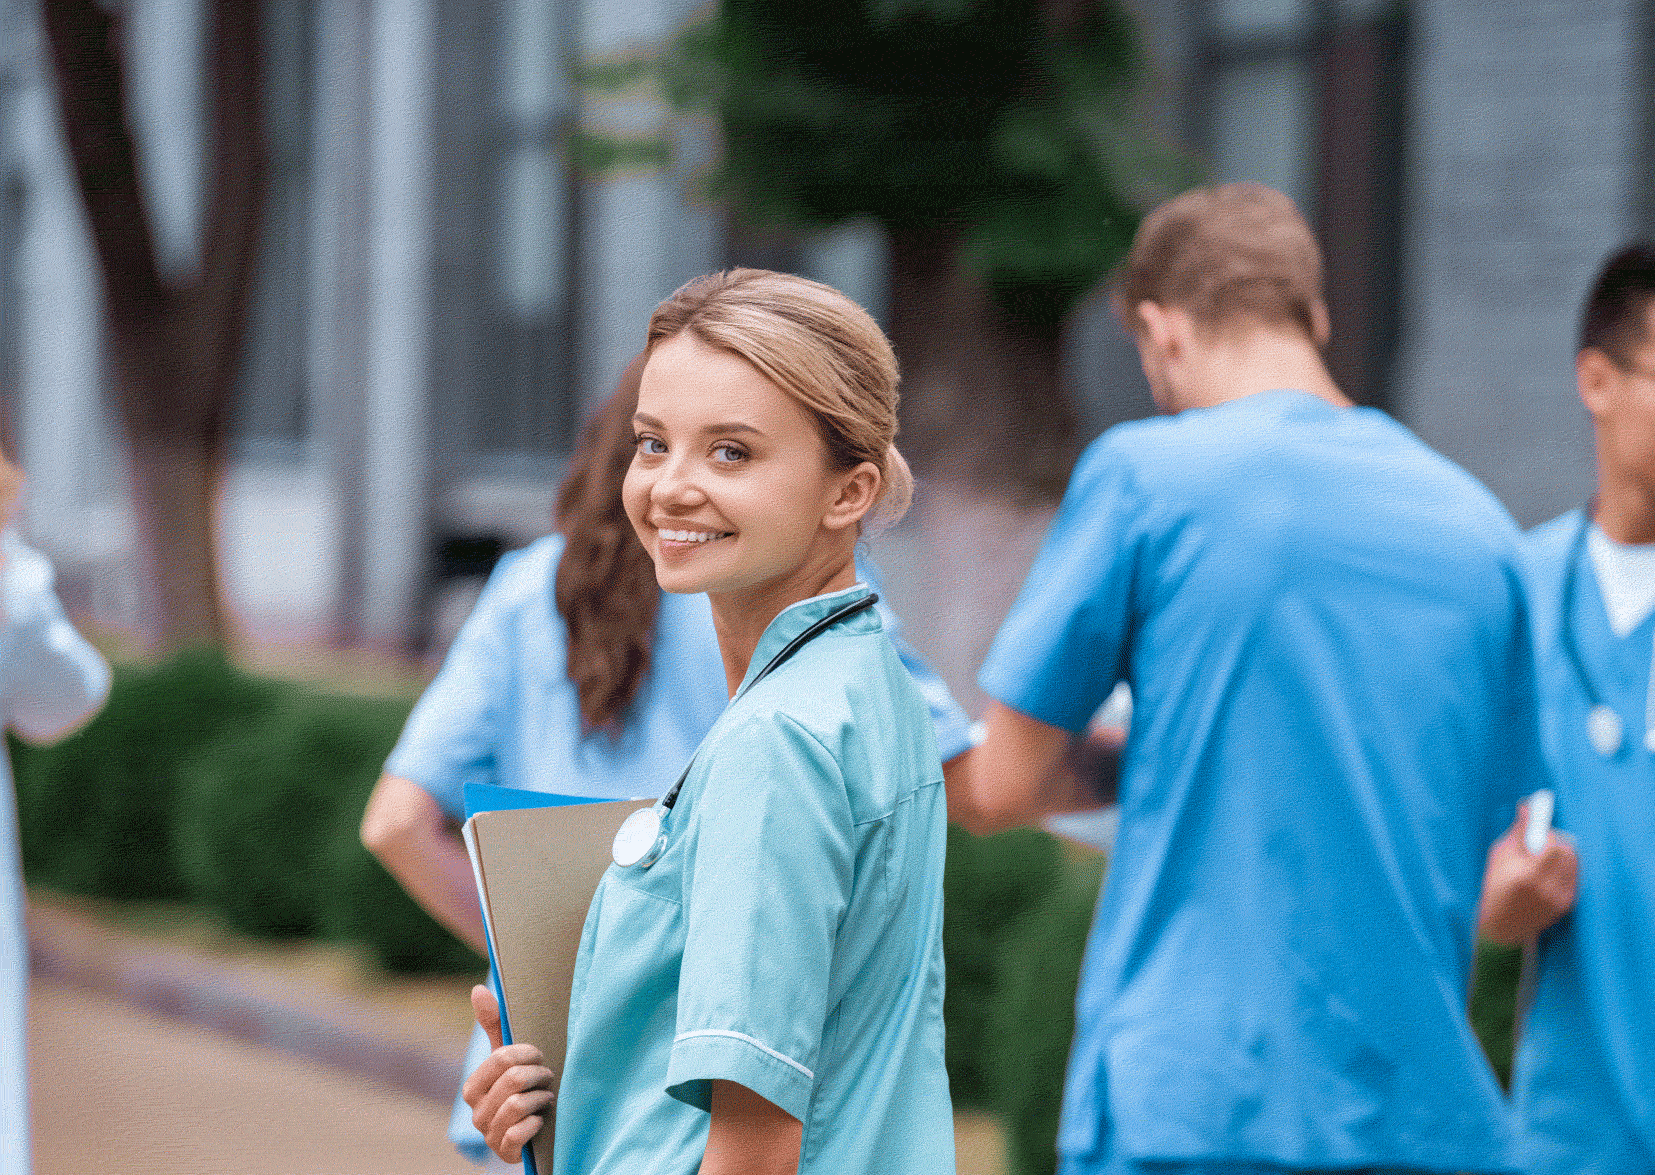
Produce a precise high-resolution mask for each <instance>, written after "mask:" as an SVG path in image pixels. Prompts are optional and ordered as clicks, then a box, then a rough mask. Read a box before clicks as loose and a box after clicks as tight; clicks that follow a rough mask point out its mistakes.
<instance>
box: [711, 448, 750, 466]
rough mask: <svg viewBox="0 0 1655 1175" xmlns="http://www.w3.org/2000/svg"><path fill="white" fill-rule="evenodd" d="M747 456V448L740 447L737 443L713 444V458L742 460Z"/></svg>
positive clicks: (727, 460)
mask: <svg viewBox="0 0 1655 1175" xmlns="http://www.w3.org/2000/svg"><path fill="white" fill-rule="evenodd" d="M746 456H747V451H746V450H745V449H741V448H738V447H737V446H735V445H714V446H713V458H714V459H715V460H717V461H722V462H731V461H740V460H743V459H744V458H745V457H746Z"/></svg>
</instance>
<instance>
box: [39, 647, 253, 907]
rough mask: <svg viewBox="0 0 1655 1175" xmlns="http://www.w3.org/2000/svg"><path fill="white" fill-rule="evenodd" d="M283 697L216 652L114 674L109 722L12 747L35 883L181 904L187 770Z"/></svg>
mask: <svg viewBox="0 0 1655 1175" xmlns="http://www.w3.org/2000/svg"><path fill="white" fill-rule="evenodd" d="M281 692H282V687H280V686H277V685H275V684H273V683H271V682H266V681H260V680H257V679H255V678H252V677H249V676H247V675H246V674H243V673H241V672H240V671H238V670H237V669H235V668H234V667H233V666H232V665H230V664H229V662H228V661H226V660H225V659H224V656H223V654H222V653H221V652H219V651H218V650H215V649H191V650H187V651H185V652H183V653H180V654H178V655H177V656H176V657H174V658H172V659H171V660H169V661H166V662H164V663H162V664H159V665H155V666H144V667H130V666H123V667H117V669H116V671H115V681H114V686H113V688H112V690H111V692H110V696H109V701H108V702H107V703H106V704H105V706H104V708H103V711H102V713H100V714H99V715H98V716H97V718H95V719H94V720H93V721H92V722H91V723H89V724H88V725H87V726H86V727H85V729H83V730H81V731H80V732H78V733H77V734H75V735H73V736H71V737H70V738H68V739H66V740H64V741H63V742H61V743H58V744H57V745H56V746H53V747H50V748H25V747H22V746H21V745H19V744H17V743H16V742H15V741H14V743H13V753H14V757H13V760H12V762H13V766H14V770H15V772H16V779H17V806H18V824H19V829H20V832H21V840H22V849H23V867H24V870H25V872H26V874H27V876H28V877H29V879H30V880H31V881H34V882H39V883H42V884H46V885H50V886H52V887H54V888H57V889H61V890H65V891H67V892H70V893H79V894H89V895H93V896H97V897H109V898H130V899H137V898H174V899H176V898H182V897H185V896H187V887H186V884H185V881H184V879H183V877H182V875H181V874H180V872H179V869H178V854H177V851H176V846H175V843H174V828H173V815H174V811H175V809H176V805H177V797H178V794H179V788H180V776H181V772H182V771H183V770H184V769H185V767H186V765H187V764H188V763H189V761H190V760H191V758H192V757H193V756H195V755H196V754H198V753H200V752H201V751H202V750H203V748H206V747H208V746H210V745H211V744H212V743H213V742H214V740H215V739H217V738H218V737H219V736H220V735H221V734H223V733H224V732H225V731H226V730H231V729H241V728H244V727H245V726H246V725H247V724H248V723H249V722H250V721H253V720H255V719H256V718H257V716H258V715H260V714H262V713H263V712H264V711H265V710H266V709H268V707H270V706H271V705H272V704H274V701H275V699H276V698H277V697H278V696H279V695H280V693H281Z"/></svg>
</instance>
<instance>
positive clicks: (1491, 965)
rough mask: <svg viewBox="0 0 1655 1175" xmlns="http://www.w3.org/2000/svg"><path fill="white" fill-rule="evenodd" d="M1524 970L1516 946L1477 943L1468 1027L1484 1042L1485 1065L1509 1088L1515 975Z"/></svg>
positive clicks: (1515, 991) (1515, 1011)
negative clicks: (1486, 1059) (1492, 1067)
mask: <svg viewBox="0 0 1655 1175" xmlns="http://www.w3.org/2000/svg"><path fill="white" fill-rule="evenodd" d="M1522 968H1523V952H1522V951H1521V950H1519V949H1517V948H1516V947H1502V946H1496V945H1495V944H1494V943H1491V942H1486V941H1485V942H1480V943H1478V944H1477V964H1476V970H1475V971H1474V972H1473V976H1474V980H1473V983H1472V988H1471V1027H1472V1028H1474V1029H1476V1030H1477V1039H1479V1040H1481V1041H1482V1042H1483V1052H1485V1053H1487V1054H1488V1063H1489V1064H1490V1065H1493V1066H1494V1072H1495V1073H1496V1074H1497V1075H1498V1076H1499V1078H1500V1084H1501V1085H1504V1086H1506V1087H1507V1088H1510V1086H1511V1053H1512V1045H1513V1043H1514V1040H1513V1037H1512V1026H1513V1024H1514V1023H1515V1020H1516V1015H1517V976H1518V974H1519V973H1520V972H1521V971H1522Z"/></svg>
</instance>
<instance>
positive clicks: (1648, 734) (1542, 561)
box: [1482, 242, 1655, 1175]
mask: <svg viewBox="0 0 1655 1175" xmlns="http://www.w3.org/2000/svg"><path fill="white" fill-rule="evenodd" d="M1575 376H1576V383H1577V386H1578V387H1579V390H1580V398H1581V401H1582V402H1583V403H1584V404H1585V406H1586V410H1587V412H1589V413H1590V414H1591V417H1592V425H1593V428H1594V431H1595V432H1596V436H1597V458H1598V485H1597V495H1596V496H1595V497H1594V498H1593V500H1592V502H1591V503H1590V504H1589V505H1588V506H1586V507H1585V508H1583V509H1580V510H1573V511H1570V512H1569V513H1568V514H1565V515H1563V516H1562V517H1561V518H1556V519H1553V520H1552V521H1551V522H1548V523H1546V524H1545V525H1543V526H1539V527H1536V528H1535V529H1534V530H1533V531H1530V532H1529V534H1528V535H1527V536H1526V537H1525V540H1524V546H1525V548H1526V549H1525V554H1526V556H1527V560H1526V563H1527V571H1528V584H1529V595H1530V601H1531V607H1532V609H1533V615H1534V630H1535V652H1536V656H1537V657H1538V658H1539V669H1540V672H1539V680H1540V697H1541V714H1542V720H1543V727H1544V741H1545V749H1546V756H1547V759H1548V761H1549V763H1550V765H1551V774H1552V779H1553V786H1554V787H1555V788H1556V791H1557V803H1556V824H1557V826H1558V827H1559V828H1560V829H1563V830H1564V836H1563V837H1559V836H1558V835H1556V834H1553V836H1552V838H1551V842H1550V843H1549V844H1548V845H1547V846H1546V847H1545V848H1544V849H1543V851H1542V852H1540V853H1538V854H1531V853H1530V852H1529V851H1528V849H1527V848H1526V846H1525V845H1524V844H1523V838H1522V834H1521V830H1520V829H1516V828H1514V830H1513V831H1512V832H1510V833H1508V834H1507V835H1506V836H1504V837H1502V838H1501V840H1500V842H1499V843H1498V844H1497V845H1496V846H1495V848H1494V850H1493V852H1491V853H1490V854H1489V871H1488V880H1487V882H1486V884H1485V889H1484V900H1483V919H1482V925H1483V933H1484V934H1486V935H1487V936H1488V937H1490V938H1492V939H1494V940H1496V941H1499V942H1506V943H1513V944H1515V943H1519V942H1526V941H1531V940H1533V939H1534V938H1535V936H1536V935H1538V936H1539V941H1538V947H1539V953H1538V962H1539V972H1538V983H1537V985H1536V987H1535V995H1534V1003H1533V1007H1532V1010H1531V1011H1530V1012H1529V1015H1528V1017H1527V1020H1526V1022H1525V1024H1524V1025H1523V1030H1522V1037H1521V1044H1520V1047H1519V1049H1518V1054H1517V1058H1516V1064H1515V1066H1514V1075H1513V1078H1514V1079H1513V1089H1514V1093H1515V1096H1516V1101H1517V1109H1518V1117H1519V1123H1520V1127H1521V1131H1522V1152H1521V1153H1522V1166H1523V1170H1524V1171H1525V1172H1532V1173H1534V1175H1563V1173H1564V1172H1571V1173H1573V1172H1578V1171H1593V1172H1595V1171H1606V1172H1608V1171H1614V1172H1620V1171H1655V1014H1652V999H1655V933H1652V928H1655V664H1652V651H1655V242H1643V243H1641V244H1637V245H1633V246H1631V247H1629V248H1626V249H1624V250H1622V251H1620V252H1619V253H1617V254H1615V255H1614V256H1613V257H1611V258H1610V259H1609V260H1608V262H1607V263H1606V264H1605V266H1604V268H1603V271H1602V272H1601V274H1600V275H1599V277H1598V280H1597V282H1596V283H1595V285H1594V286H1593V289H1592V291H1591V293H1590V295H1589V296H1588V298H1587V301H1586V307H1585V313H1584V314H1583V316H1582V321H1581V332H1580V350H1579V352H1578V355H1577V357H1576V360H1575ZM1577 877H1578V881H1577ZM1577 885H1578V891H1577ZM1577 892H1578V896H1577ZM1571 907H1572V912H1570V911H1571ZM1565 915H1566V916H1565ZM1542 932H1543V933H1542Z"/></svg>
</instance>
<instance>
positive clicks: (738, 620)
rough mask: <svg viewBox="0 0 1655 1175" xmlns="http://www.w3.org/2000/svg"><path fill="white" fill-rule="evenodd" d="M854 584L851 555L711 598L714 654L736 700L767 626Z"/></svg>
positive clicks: (854, 567) (713, 595)
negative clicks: (804, 602) (715, 639)
mask: <svg viewBox="0 0 1655 1175" xmlns="http://www.w3.org/2000/svg"><path fill="white" fill-rule="evenodd" d="M855 583H856V559H855V557H854V554H853V553H852V552H847V553H846V554H845V555H844V557H843V558H835V559H832V560H827V561H822V562H819V563H818V562H807V563H806V564H805V565H803V566H801V567H799V568H798V569H797V570H795V571H794V572H793V573H792V574H790V575H784V576H781V577H779V578H777V579H773V580H770V581H769V582H767V583H762V584H758V585H756V586H754V587H751V588H744V589H742V590H740V591H734V592H717V593H710V594H709V595H708V597H707V598H708V599H709V600H710V601H711V603H712V609H713V630H714V631H715V632H717V633H718V651H719V653H720V655H721V656H722V657H723V659H724V680H725V684H726V685H728V687H729V690H730V696H731V697H732V698H733V697H735V694H736V690H737V689H739V688H740V687H741V682H742V679H743V678H745V677H746V676H747V667H748V665H750V664H751V663H752V660H753V653H754V651H755V650H756V649H757V648H758V647H759V640H760V639H761V638H762V637H763V636H764V630H765V629H766V628H769V627H770V622H771V621H772V620H774V619H775V618H776V617H777V616H779V615H781V613H782V611H783V610H784V609H786V608H788V607H790V606H791V605H793V604H797V603H798V602H799V601H800V600H808V599H810V598H811V597H812V596H820V595H825V594H827V593H828V592H837V591H843V590H844V589H845V588H848V587H851V586H853V585H854V584H855Z"/></svg>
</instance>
